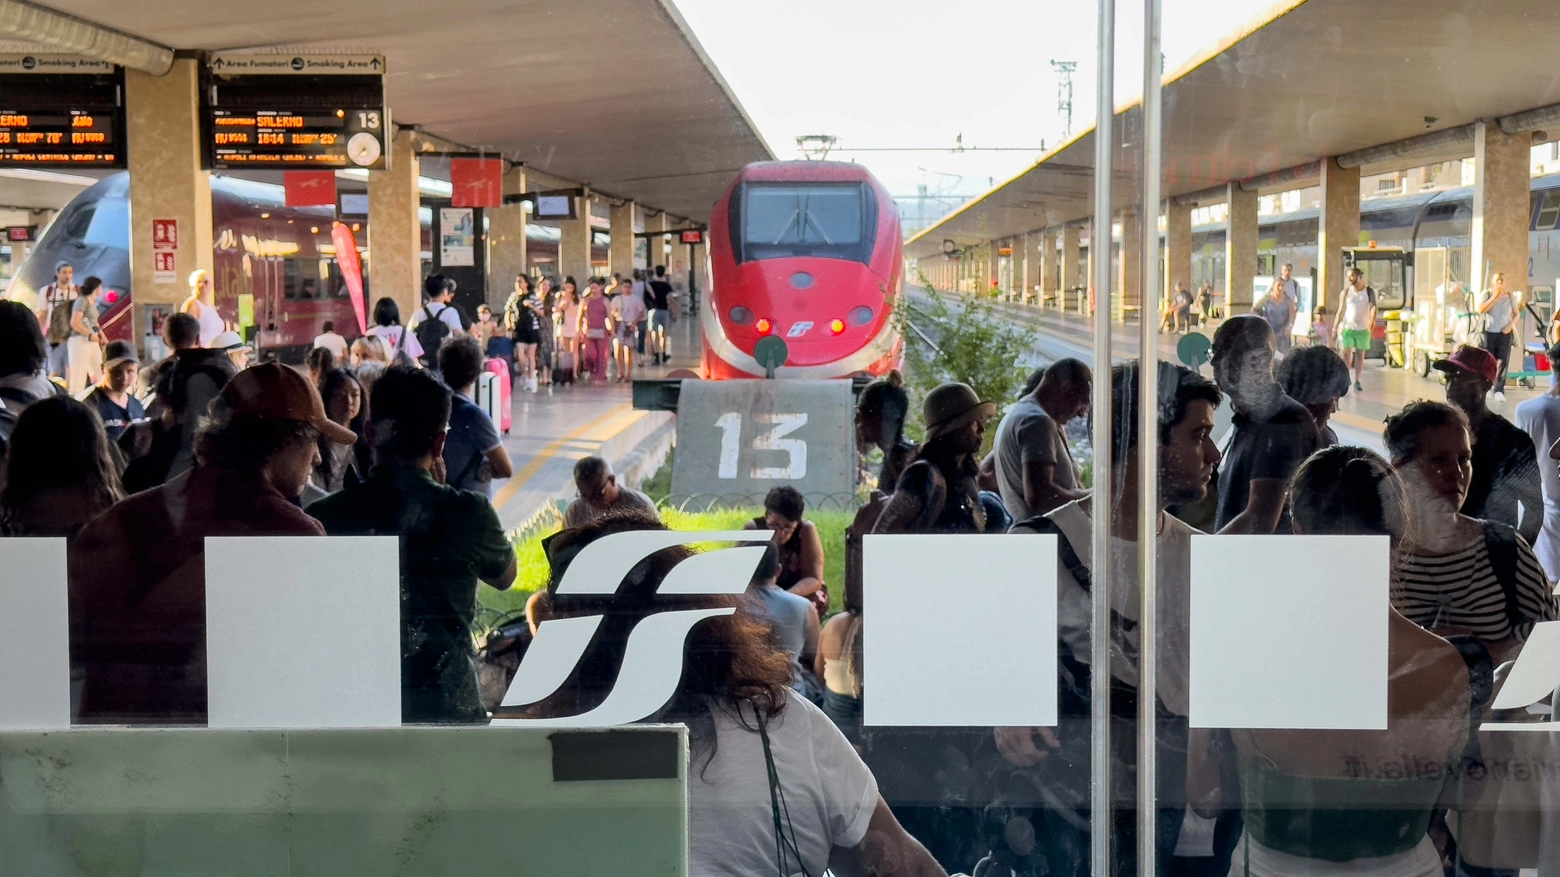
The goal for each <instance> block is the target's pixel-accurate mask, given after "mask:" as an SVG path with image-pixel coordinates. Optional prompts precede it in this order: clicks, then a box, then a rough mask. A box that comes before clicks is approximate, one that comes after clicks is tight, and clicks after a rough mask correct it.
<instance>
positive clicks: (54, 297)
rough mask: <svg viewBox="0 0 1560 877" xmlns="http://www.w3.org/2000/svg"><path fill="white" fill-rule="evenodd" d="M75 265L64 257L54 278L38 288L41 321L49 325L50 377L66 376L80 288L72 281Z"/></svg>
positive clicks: (39, 317)
mask: <svg viewBox="0 0 1560 877" xmlns="http://www.w3.org/2000/svg"><path fill="white" fill-rule="evenodd" d="M75 274H76V269H75V268H74V267H72V266H71V264H70V263H69V262H67V261H65V260H64V259H61V260H60V261H59V262H56V263H55V265H54V282H53V283H50V284H48V285H47V286H45V287H44V288H42V289H40V290H38V294H39V295H40V296H42V298H43V307H42V308H40V309H39V311H38V322H39V324H40V325H42V326H44V327H46V329H47V331H48V341H49V377H61V378H63V377H65V368H66V365H67V363H66V357H67V356H68V355H69V351H68V349H67V348H66V342H68V341H70V311H71V306H72V305H74V304H75V303H76V297H77V295H78V290H77V288H76V284H74V283H72V282H71V280H72V279H74V277H75Z"/></svg>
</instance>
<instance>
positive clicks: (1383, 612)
mask: <svg viewBox="0 0 1560 877" xmlns="http://www.w3.org/2000/svg"><path fill="white" fill-rule="evenodd" d="M1390 551H1391V548H1390V546H1389V544H1388V540H1387V537H1385V536H1293V535H1288V536H1194V537H1193V538H1192V612H1191V614H1192V617H1191V664H1192V666H1191V677H1192V678H1191V710H1190V711H1191V715H1190V717H1189V718H1190V721H1191V726H1192V727H1194V728H1279V729H1296V730H1370V731H1378V730H1385V729H1386V727H1387V623H1388V613H1389V609H1388V606H1389V599H1390V594H1389V588H1390V576H1391V566H1390V561H1389V553H1390Z"/></svg>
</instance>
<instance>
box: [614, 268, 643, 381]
mask: <svg viewBox="0 0 1560 877" xmlns="http://www.w3.org/2000/svg"><path fill="white" fill-rule="evenodd" d="M619 289H620V290H621V294H619V295H618V297H617V298H614V299H613V300H612V305H613V307H612V326H613V333H614V334H615V336H616V338H617V365H618V378H619V379H620V380H623V381H632V380H633V379H634V353H635V351H636V350H638V347H639V343H640V342H639V324H640V323H641V322H643V321H644V319H645V317H646V316H647V315H648V314H649V311H648V310H646V309H645V299H644V296H641V295H635V294H634V291H633V287H632V286H631V285H630V284H628V283H624V284H623V285H622V286H621V287H619Z"/></svg>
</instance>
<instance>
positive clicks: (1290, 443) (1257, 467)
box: [1212, 314, 1320, 535]
mask: <svg viewBox="0 0 1560 877" xmlns="http://www.w3.org/2000/svg"><path fill="white" fill-rule="evenodd" d="M1276 356H1277V349H1276V346H1275V341H1274V337H1273V327H1272V326H1269V325H1268V321H1267V320H1265V319H1263V318H1262V317H1258V316H1255V315H1253V314H1241V315H1238V316H1235V317H1231V318H1230V319H1228V320H1226V321H1224V324H1223V325H1222V326H1220V327H1219V330H1218V331H1217V332H1215V333H1213V359H1212V363H1213V376H1214V380H1215V381H1217V382H1218V385H1219V389H1220V390H1221V391H1223V392H1224V393H1226V394H1228V395H1229V397H1230V407H1231V408H1232V409H1233V410H1234V412H1235V418H1234V420H1233V423H1232V425H1231V427H1230V428H1231V429H1232V430H1233V435H1232V436H1231V439H1230V444H1229V451H1228V453H1227V454H1226V456H1225V459H1224V463H1223V464H1222V466H1221V467H1220V470H1219V503H1218V510H1217V512H1216V514H1215V517H1214V526H1215V527H1216V528H1217V530H1218V532H1220V533H1236V534H1257V535H1266V534H1269V533H1287V532H1289V523H1288V521H1287V520H1286V519H1287V517H1288V507H1289V476H1290V475H1292V474H1294V471H1295V468H1296V467H1298V466H1299V465H1300V464H1301V463H1302V462H1304V461H1305V458H1306V457H1309V456H1311V454H1313V453H1315V451H1316V448H1317V445H1318V444H1319V443H1320V435H1319V434H1318V432H1317V430H1316V420H1315V419H1314V418H1313V417H1311V412H1309V411H1307V410H1306V408H1305V406H1304V405H1301V404H1300V403H1299V402H1296V401H1295V400H1294V399H1292V398H1290V397H1289V395H1288V394H1287V393H1285V392H1284V388H1283V387H1281V386H1279V383H1278V380H1277V379H1276V378H1275V377H1274V375H1273V360H1274V358H1275V357H1276Z"/></svg>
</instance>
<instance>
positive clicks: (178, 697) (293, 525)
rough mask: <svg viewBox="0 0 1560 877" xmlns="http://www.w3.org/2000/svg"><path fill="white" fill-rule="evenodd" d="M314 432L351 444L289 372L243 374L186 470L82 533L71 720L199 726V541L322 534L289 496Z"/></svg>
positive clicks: (298, 485)
mask: <svg viewBox="0 0 1560 877" xmlns="http://www.w3.org/2000/svg"><path fill="white" fill-rule="evenodd" d="M319 436H324V437H325V438H327V439H329V440H330V441H333V442H337V443H340V444H350V443H351V442H353V441H354V440H355V439H356V436H354V435H353V434H352V431H351V430H349V429H346V428H345V427H343V426H340V425H339V424H336V423H333V422H332V421H331V420H330V418H329V417H327V416H326V414H325V405H324V403H323V402H322V401H321V400H320V394H319V391H318V390H316V389H315V388H314V386H313V385H312V384H310V383H309V380H308V378H305V377H304V376H303V375H301V374H299V373H298V372H297V371H295V370H293V369H291V368H288V367H287V366H284V365H279V364H276V363H267V364H264V365H259V366H255V367H254V368H251V369H245V370H244V371H243V372H240V373H239V374H238V375H236V376H235V377H234V378H233V379H232V380H231V381H228V382H227V385H226V386H224V387H223V388H222V392H221V394H220V395H218V396H217V398H216V400H215V401H214V402H213V403H212V404H211V407H210V412H209V414H208V416H206V417H205V418H203V419H202V420H201V423H200V428H199V430H198V432H197V434H196V440H195V454H196V459H197V461H198V465H197V466H196V467H195V468H194V469H193V470H191V471H190V472H188V473H186V474H184V475H181V476H179V477H177V478H174V479H173V480H171V481H169V482H168V483H167V484H164V485H162V486H161V487H157V488H154V489H152V490H147V491H145V492H143V493H139V494H136V495H135V496H132V497H130V498H128V499H126V500H123V501H122V502H119V503H116V504H115V505H114V506H112V507H111V508H109V510H108V511H106V512H104V513H103V514H102V515H100V516H98V517H97V518H96V519H94V520H93V521H92V522H91V523H89V524H87V526H86V527H85V528H83V529H82V531H81V533H80V535H79V537H78V539H77V542H76V543H75V544H74V545H72V546H71V549H70V552H71V553H70V564H69V570H70V608H71V630H72V634H71V652H72V662H73V665H74V666H76V667H79V668H81V670H82V672H83V673H84V681H83V687H82V692H81V706H80V713H79V719H78V721H81V722H84V723H89V724H92V723H109V724H135V723H155V724H200V723H202V722H204V721H205V719H206V663H205V643H206V583H205V557H204V554H205V540H206V538H207V537H209V536H323V535H324V534H325V529H324V528H323V527H322V526H320V523H319V522H318V521H316V520H314V519H313V518H311V517H309V516H308V515H306V514H304V512H303V510H302V509H300V508H298V506H297V505H296V502H297V498H298V496H299V495H300V494H301V493H302V492H303V487H304V484H306V483H307V482H308V480H309V474H310V473H311V472H312V471H313V470H314V466H315V465H316V464H317V463H318V461H319V450H318V448H317V446H316V439H317V437H319Z"/></svg>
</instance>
